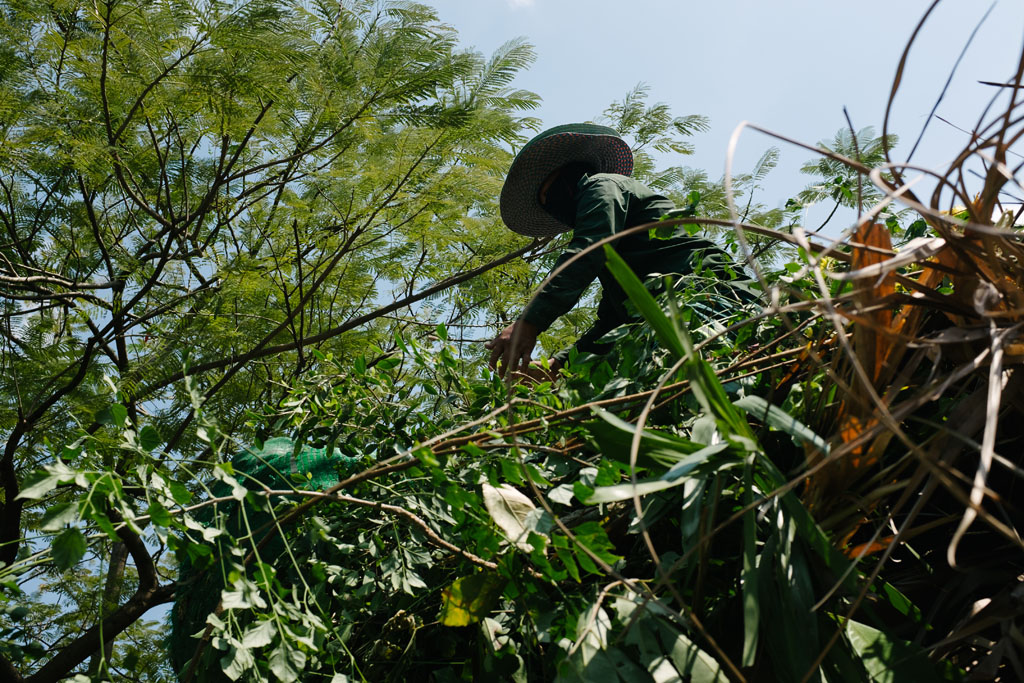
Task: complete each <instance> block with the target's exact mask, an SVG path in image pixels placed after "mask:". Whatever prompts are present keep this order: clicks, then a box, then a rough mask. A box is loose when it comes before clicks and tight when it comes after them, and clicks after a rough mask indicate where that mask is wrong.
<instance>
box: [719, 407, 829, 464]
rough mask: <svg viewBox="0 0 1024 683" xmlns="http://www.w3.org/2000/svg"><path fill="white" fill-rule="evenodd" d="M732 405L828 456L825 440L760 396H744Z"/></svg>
mask: <svg viewBox="0 0 1024 683" xmlns="http://www.w3.org/2000/svg"><path fill="white" fill-rule="evenodd" d="M733 405H734V406H736V407H737V408H739V409H740V410H743V411H745V412H746V413H747V414H748V415H750V416H751V417H753V418H755V419H758V420H762V421H763V422H764V423H765V424H767V425H768V426H770V427H774V428H775V429H778V430H779V431H782V432H785V433H787V434H789V435H790V436H792V437H793V438H795V439H798V440H800V441H804V442H806V443H809V444H810V445H812V446H814V447H815V448H817V449H818V450H820V451H821V452H822V453H824V454H825V455H828V451H829V446H828V442H826V441H825V439H823V438H821V437H820V436H818V435H817V434H815V433H814V432H813V431H812V430H811V429H809V428H808V427H806V426H805V425H804V424H803V423H801V422H800V421H799V420H797V419H796V418H794V417H792V416H790V414H789V413H787V412H786V411H784V410H783V409H782V408H778V407H776V406H774V405H772V404H771V403H769V402H768V401H766V400H764V399H763V398H761V397H760V396H744V397H743V398H740V399H737V400H736V401H733Z"/></svg>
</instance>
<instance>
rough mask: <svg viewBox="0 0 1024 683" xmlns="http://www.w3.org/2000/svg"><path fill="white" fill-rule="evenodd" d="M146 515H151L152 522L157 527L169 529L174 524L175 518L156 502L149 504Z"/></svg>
mask: <svg viewBox="0 0 1024 683" xmlns="http://www.w3.org/2000/svg"><path fill="white" fill-rule="evenodd" d="M146 514H148V515H149V519H150V521H152V522H153V524H156V525H157V526H162V527H169V526H171V524H173V523H174V517H172V516H171V513H170V512H168V511H167V508H165V507H164V506H163V505H161V504H160V503H159V502H157V501H155V500H154V501H153V502H152V503H150V504H149V507H148V508H147V509H146Z"/></svg>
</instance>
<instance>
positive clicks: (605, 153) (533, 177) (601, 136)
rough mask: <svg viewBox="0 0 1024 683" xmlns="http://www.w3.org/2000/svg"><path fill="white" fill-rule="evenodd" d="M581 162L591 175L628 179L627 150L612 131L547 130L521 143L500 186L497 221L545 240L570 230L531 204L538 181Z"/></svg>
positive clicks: (577, 126)
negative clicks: (622, 176)
mask: <svg viewBox="0 0 1024 683" xmlns="http://www.w3.org/2000/svg"><path fill="white" fill-rule="evenodd" d="M576 161H581V162H585V163H589V164H591V165H593V166H594V168H595V169H596V171H595V172H597V173H618V174H620V175H630V174H631V173H632V172H633V152H632V151H631V150H630V149H629V145H627V144H626V142H625V140H623V139H622V138H620V137H619V134H618V133H616V132H615V130H614V129H612V128H608V127H607V126H598V125H596V124H593V123H567V124H565V125H562V126H555V127H554V128H549V129H548V130H546V131H544V132H543V133H541V134H539V135H537V136H536V137H535V138H533V139H532V140H530V141H529V142H527V143H526V145H525V146H524V147H523V148H522V149H521V150H520V151H519V154H517V155H516V158H515V159H514V160H513V161H512V167H511V168H510V169H509V170H508V177H506V178H505V185H504V186H503V187H502V188H501V201H500V208H501V220H503V221H505V225H507V226H508V227H509V229H510V230H512V231H513V232H518V233H519V234H520V235H528V236H530V237H547V236H549V235H557V234H558V233H561V232H566V231H567V230H571V229H572V228H570V227H569V226H568V225H565V224H564V223H562V222H561V221H558V220H556V219H555V218H554V216H552V215H551V214H549V213H548V212H547V211H545V210H544V208H543V207H542V206H541V205H540V202H538V201H537V193H538V191H539V190H540V186H541V183H543V182H544V180H545V179H546V178H547V177H548V176H549V175H550V174H551V172H552V171H554V170H555V169H557V168H559V167H561V166H564V165H566V164H569V163H572V162H576Z"/></svg>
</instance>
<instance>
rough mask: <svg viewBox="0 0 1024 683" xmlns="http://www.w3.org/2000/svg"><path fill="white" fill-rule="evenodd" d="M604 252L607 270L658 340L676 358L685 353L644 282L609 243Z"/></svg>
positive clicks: (677, 336)
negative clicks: (606, 259)
mask: <svg viewBox="0 0 1024 683" xmlns="http://www.w3.org/2000/svg"><path fill="white" fill-rule="evenodd" d="M604 253H605V256H606V257H607V258H608V263H607V264H606V265H607V266H608V271H609V272H610V273H611V274H612V275H613V276H614V277H615V280H616V281H617V282H618V283H619V285H620V286H621V287H622V290H623V291H624V292H625V293H626V296H628V297H629V300H630V301H632V302H633V305H634V306H636V308H637V311H639V312H640V315H641V316H643V319H644V320H646V321H647V322H648V323H649V324H650V326H651V329H653V330H654V333H655V334H656V335H657V336H658V340H659V341H660V342H661V343H662V344H663V345H664V346H665V348H666V349H668V350H669V351H670V352H671V353H672V354H673V355H674V356H675V358H676V360H678V359H680V358H682V357H683V356H685V355H686V347H685V345H684V343H683V341H682V339H681V334H680V332H679V330H677V329H676V328H675V326H673V325H672V321H671V320H669V319H668V316H666V315H665V312H664V311H662V310H661V306H659V305H658V302H657V301H655V300H654V297H653V296H651V293H650V292H648V291H647V288H646V287H644V283H643V282H641V281H640V278H638V277H637V276H636V273H634V272H633V271H632V270H630V268H629V266H628V265H626V262H625V261H623V260H622V257H621V256H619V255H618V254H617V253H615V250H614V249H612V247H611V245H610V244H606V245H604Z"/></svg>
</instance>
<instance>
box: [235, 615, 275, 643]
mask: <svg viewBox="0 0 1024 683" xmlns="http://www.w3.org/2000/svg"><path fill="white" fill-rule="evenodd" d="M276 632H277V629H276V628H275V626H274V620H273V619H264V620H263V621H260V622H258V623H257V624H256V625H255V626H252V627H250V628H248V629H246V631H245V635H244V636H242V647H246V648H256V647H266V646H267V645H270V643H271V642H272V641H273V640H274V634H275V633H276Z"/></svg>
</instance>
